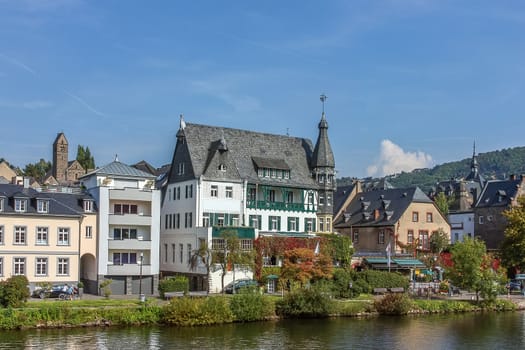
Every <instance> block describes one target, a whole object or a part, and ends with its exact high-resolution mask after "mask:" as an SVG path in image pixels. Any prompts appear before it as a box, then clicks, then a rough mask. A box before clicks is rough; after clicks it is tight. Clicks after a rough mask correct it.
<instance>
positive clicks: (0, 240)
mask: <svg viewBox="0 0 525 350" xmlns="http://www.w3.org/2000/svg"><path fill="white" fill-rule="evenodd" d="M3 244H4V226H0V245H3ZM0 276H1V275H0Z"/></svg>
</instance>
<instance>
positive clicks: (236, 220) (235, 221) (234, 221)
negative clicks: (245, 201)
mask: <svg viewBox="0 0 525 350" xmlns="http://www.w3.org/2000/svg"><path fill="white" fill-rule="evenodd" d="M231 218H232V226H239V216H238V215H237V214H233V216H232V217H231Z"/></svg>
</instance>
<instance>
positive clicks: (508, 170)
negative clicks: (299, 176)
mask: <svg viewBox="0 0 525 350" xmlns="http://www.w3.org/2000/svg"><path fill="white" fill-rule="evenodd" d="M477 159H478V163H479V170H480V173H481V174H482V175H483V176H484V177H485V178H486V179H504V178H506V177H508V176H509V175H510V174H525V147H514V148H507V149H503V150H500V151H492V152H486V153H480V154H478V155H477ZM471 160H472V158H471V157H469V158H465V159H463V160H460V161H456V162H449V163H444V164H441V165H436V166H435V167H434V168H432V169H417V170H413V171H411V172H402V173H400V174H396V175H392V176H388V181H389V182H390V183H391V184H392V185H393V186H394V187H398V188H402V187H411V186H419V187H420V188H421V189H422V190H423V191H425V192H428V190H429V189H430V188H431V187H432V186H434V185H435V184H436V183H437V182H439V181H443V180H447V179H450V178H462V177H465V176H467V175H468V174H469V172H470V163H471ZM351 180H352V179H351V178H348V177H344V178H341V179H338V180H337V184H338V186H343V185H345V184H348V183H349V182H350V181H351ZM364 180H372V179H364Z"/></svg>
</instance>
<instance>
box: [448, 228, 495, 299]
mask: <svg viewBox="0 0 525 350" xmlns="http://www.w3.org/2000/svg"><path fill="white" fill-rule="evenodd" d="M451 254H452V256H451V260H452V266H449V267H447V268H446V273H447V275H448V277H449V279H450V281H451V282H452V284H454V285H456V286H458V287H460V288H462V289H467V290H472V291H474V292H476V300H479V297H480V296H481V297H482V298H486V299H495V298H496V296H497V295H498V293H499V291H500V286H501V283H502V282H503V281H504V279H505V276H504V273H503V270H502V269H501V268H500V269H495V268H494V267H493V264H492V262H493V260H494V259H493V258H492V257H491V256H490V255H489V254H487V252H486V247H485V243H484V242H483V241H481V240H479V239H471V238H466V239H465V240H464V241H463V242H457V243H456V244H454V245H453V246H452V248H451Z"/></svg>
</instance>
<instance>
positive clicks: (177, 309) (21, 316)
mask: <svg viewBox="0 0 525 350" xmlns="http://www.w3.org/2000/svg"><path fill="white" fill-rule="evenodd" d="M316 298H318V296H316ZM383 298H384V297H373V296H368V297H361V298H359V299H342V300H341V299H312V300H310V301H308V300H306V304H308V303H310V304H312V305H311V308H310V309H308V307H306V308H305V309H300V308H302V307H304V305H305V300H301V301H300V302H298V303H297V305H300V304H301V303H302V304H301V305H302V306H297V305H294V303H293V302H291V301H290V300H291V299H290V300H287V301H285V300H284V299H283V298H282V297H280V296H267V295H259V294H238V295H234V296H222V295H217V296H210V297H204V298H202V297H200V298H188V297H182V298H175V299H172V300H171V301H169V302H168V301H166V300H162V299H159V298H148V300H146V302H144V303H143V302H140V301H139V300H138V299H136V298H133V299H127V298H123V299H101V298H99V297H93V298H90V297H87V296H86V298H85V299H83V300H74V301H58V300H43V301H31V302H28V303H26V305H25V306H24V307H22V308H17V309H11V308H8V309H1V310H0V329H4V330H7V329H28V328H65V327H107V326H129V325H161V324H167V325H176V326H199V325H211V324H222V323H232V322H250V321H263V320H278V319H282V318H289V317H296V318H301V317H317V318H322V317H376V316H378V315H381V314H393V315H397V314H400V315H402V314H412V315H416V314H435V313H443V314H446V313H463V312H480V311H513V310H525V299H524V298H523V297H522V296H519V297H517V296H516V297H515V296H510V297H506V296H505V297H501V298H498V299H497V301H496V302H493V303H486V302H480V303H476V302H475V301H473V300H470V299H469V297H468V296H463V298H458V297H453V298H448V297H443V298H439V299H428V300H427V299H410V298H408V297H406V298H404V297H403V298H404V299H403V302H404V303H407V302H408V303H409V304H407V305H404V306H403V307H404V309H399V305H398V304H396V303H399V302H398V301H395V300H394V301H393V302H392V301H390V304H392V305H382V306H381V304H380V303H379V301H381V300H382V299H383ZM396 307H397V309H396ZM389 308H390V309H389ZM407 308H408V309H407ZM385 310H387V311H385ZM388 310H390V311H388ZM406 310H407V311H406Z"/></svg>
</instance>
